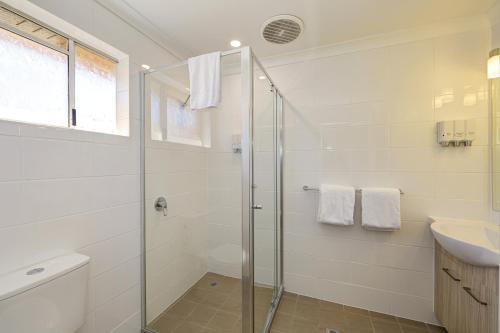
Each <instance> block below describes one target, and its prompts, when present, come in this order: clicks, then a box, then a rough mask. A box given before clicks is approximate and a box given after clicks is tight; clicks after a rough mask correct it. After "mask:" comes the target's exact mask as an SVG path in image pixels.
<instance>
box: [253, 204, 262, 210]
mask: <svg viewBox="0 0 500 333" xmlns="http://www.w3.org/2000/svg"><path fill="white" fill-rule="evenodd" d="M252 208H253V209H262V205H253V206H252Z"/></svg>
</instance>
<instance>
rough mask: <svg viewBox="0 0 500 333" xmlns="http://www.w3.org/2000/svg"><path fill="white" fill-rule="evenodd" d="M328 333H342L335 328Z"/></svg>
mask: <svg viewBox="0 0 500 333" xmlns="http://www.w3.org/2000/svg"><path fill="white" fill-rule="evenodd" d="M326 333H340V331H337V330H336V329H335V328H327V329H326Z"/></svg>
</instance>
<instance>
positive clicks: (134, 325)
mask: <svg viewBox="0 0 500 333" xmlns="http://www.w3.org/2000/svg"><path fill="white" fill-rule="evenodd" d="M11 2H15V1H9V3H11ZM18 2H19V3H25V1H18ZM33 3H35V4H36V5H38V6H40V7H42V8H44V9H46V10H48V11H50V12H51V13H53V14H54V15H57V16H58V17H60V18H61V19H64V20H66V21H68V22H69V23H71V24H73V25H76V26H77V27H79V28H81V29H83V30H85V31H87V32H88V33H90V34H93V35H94V36H95V37H97V38H99V39H101V40H103V41H104V42H107V43H109V44H111V45H113V46H114V47H116V48H118V49H120V50H121V51H123V52H125V53H127V54H129V56H130V137H118V136H110V135H103V134H94V133H89V132H81V131H75V130H68V129H55V128H45V127H40V126H30V125H22V124H16V123H11V122H0V152H1V156H2V162H1V163H0V211H1V212H2V218H1V219H0V253H1V254H0V258H1V259H0V274H1V273H5V272H8V271H11V270H13V269H16V268H19V267H22V266H24V265H28V264H31V263H34V262H37V261H40V260H44V259H47V258H51V257H53V256H56V255H59V254H62V253H66V252H70V251H77V252H81V253H84V254H87V255H89V256H90V257H91V264H90V265H91V266H90V280H89V289H90V290H89V304H88V315H87V321H86V323H85V326H84V327H83V328H82V329H81V330H80V331H79V332H78V333H108V332H116V333H128V332H131V333H132V332H133V333H137V332H138V331H139V328H140V314H139V313H140V284H139V272H140V265H139V251H140V231H139V225H140V192H139V161H140V154H139V125H140V123H139V119H140V116H139V76H138V73H139V71H140V69H141V68H140V65H141V64H143V63H147V64H149V65H151V66H155V65H159V64H165V63H169V62H174V61H176V60H175V59H174V57H173V56H172V55H171V54H170V53H169V52H167V51H166V50H165V49H163V48H161V47H159V46H158V44H157V43H155V42H153V41H152V40H150V39H149V38H147V37H145V36H144V35H143V34H141V33H139V32H138V31H136V30H135V29H133V28H132V27H131V26H130V25H128V24H127V23H125V22H124V21H123V20H122V19H120V18H118V17H117V16H116V15H114V14H112V13H111V12H109V11H108V10H106V9H105V8H103V7H102V6H101V5H99V4H98V3H97V2H94V1H91V0H78V1H65V2H62V1H53V0H34V1H33Z"/></svg>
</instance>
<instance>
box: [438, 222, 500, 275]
mask: <svg viewBox="0 0 500 333" xmlns="http://www.w3.org/2000/svg"><path fill="white" fill-rule="evenodd" d="M431 223H432V224H431V230H432V233H433V234H434V237H435V238H436V240H437V242H438V243H439V244H440V245H441V246H442V247H443V248H444V249H445V250H446V251H448V252H449V253H451V254H452V255H454V256H456V257H457V258H460V259H462V260H463V261H465V262H466V263H469V264H472V265H477V266H498V264H499V261H500V251H499V245H500V226H498V225H496V224H493V223H489V222H484V221H472V220H459V219H451V218H441V217H431Z"/></svg>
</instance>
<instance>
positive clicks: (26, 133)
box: [0, 119, 130, 144]
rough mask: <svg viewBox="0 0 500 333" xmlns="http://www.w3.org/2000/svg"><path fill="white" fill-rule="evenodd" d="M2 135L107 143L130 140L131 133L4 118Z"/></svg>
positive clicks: (1, 128) (0, 124) (0, 133)
mask: <svg viewBox="0 0 500 333" xmlns="http://www.w3.org/2000/svg"><path fill="white" fill-rule="evenodd" d="M0 135H10V136H21V137H30V138H43V139H54V140H65V141H80V142H92V143H106V144H121V143H126V142H129V141H130V134H128V135H122V134H115V133H102V132H93V131H88V130H83V129H78V128H70V127H59V126H52V125H37V124H30V123H23V122H19V121H12V120H3V119H2V120H0Z"/></svg>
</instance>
